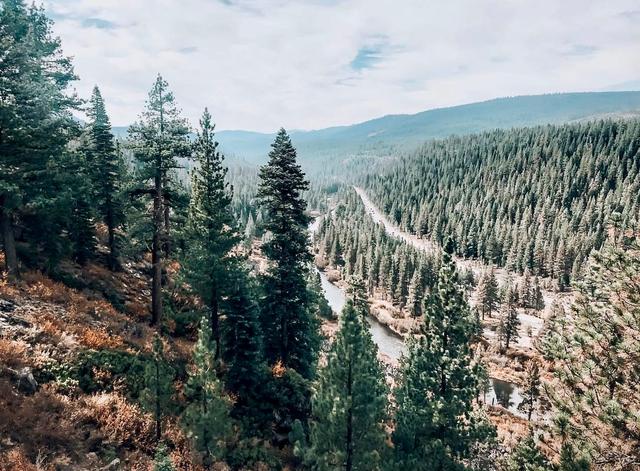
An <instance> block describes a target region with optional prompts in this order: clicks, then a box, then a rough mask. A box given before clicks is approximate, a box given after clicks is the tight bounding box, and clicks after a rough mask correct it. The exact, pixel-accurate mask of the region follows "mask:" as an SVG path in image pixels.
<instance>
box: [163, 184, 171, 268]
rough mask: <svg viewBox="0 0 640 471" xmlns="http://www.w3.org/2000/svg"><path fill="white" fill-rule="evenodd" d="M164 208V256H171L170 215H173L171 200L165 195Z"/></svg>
mask: <svg viewBox="0 0 640 471" xmlns="http://www.w3.org/2000/svg"><path fill="white" fill-rule="evenodd" d="M163 203H164V204H163V205H162V206H163V208H164V209H163V210H164V240H163V241H162V244H163V249H164V256H165V257H166V258H169V255H170V254H171V241H170V240H169V234H170V232H169V224H170V215H171V207H170V206H169V201H168V199H167V198H166V197H165V198H164V202H163Z"/></svg>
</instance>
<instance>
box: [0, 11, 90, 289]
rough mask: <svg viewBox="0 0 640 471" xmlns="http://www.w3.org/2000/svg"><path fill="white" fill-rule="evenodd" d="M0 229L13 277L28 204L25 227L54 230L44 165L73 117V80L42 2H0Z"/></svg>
mask: <svg viewBox="0 0 640 471" xmlns="http://www.w3.org/2000/svg"><path fill="white" fill-rule="evenodd" d="M0 45H1V46H0V50H2V60H0V77H1V78H2V79H1V80H0V156H1V158H0V236H1V238H2V241H3V243H2V248H3V252H4V260H5V265H6V271H7V273H8V276H9V278H10V279H14V278H17V277H18V276H19V272H18V256H17V251H16V243H15V227H16V225H17V223H18V222H23V223H24V221H21V218H23V217H24V216H25V214H26V212H25V208H26V207H27V206H29V213H30V217H31V219H30V221H29V222H30V223H33V226H35V227H30V229H32V230H31V231H26V234H23V237H25V236H29V235H32V234H36V235H38V236H39V241H51V240H52V239H54V238H56V239H57V238H59V236H60V232H54V231H56V230H58V229H60V227H59V225H58V224H48V222H49V219H50V218H49V216H50V215H51V214H52V213H63V214H62V216H64V215H66V214H68V211H69V210H68V207H67V208H66V209H64V210H61V209H60V205H59V204H58V203H60V202H61V201H62V200H61V199H59V198H58V195H57V193H56V192H55V189H53V185H52V184H51V183H52V182H51V180H52V178H51V174H50V171H49V169H48V168H47V167H48V165H49V164H50V163H51V162H53V161H55V160H56V159H58V158H59V157H60V156H61V154H62V153H63V152H64V148H65V146H66V145H67V144H68V142H69V140H70V138H72V137H73V136H74V133H75V130H76V129H77V123H76V122H75V120H74V119H73V116H72V115H71V110H73V109H76V108H77V107H78V105H79V101H78V99H77V97H76V96H75V93H73V92H72V91H71V90H70V89H69V87H70V84H71V83H72V82H73V81H74V80H76V76H75V74H74V72H73V66H72V64H71V60H70V59H69V58H68V57H65V56H64V55H63V54H62V49H61V44H60V40H59V39H58V38H55V37H54V36H53V33H52V30H51V21H50V20H49V19H48V18H47V17H46V16H45V14H44V11H43V10H42V8H41V7H37V6H35V5H32V6H29V7H28V6H26V5H25V2H24V1H22V0H6V1H4V2H2V8H0Z"/></svg>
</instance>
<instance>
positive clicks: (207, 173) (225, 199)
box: [183, 109, 240, 358]
mask: <svg viewBox="0 0 640 471" xmlns="http://www.w3.org/2000/svg"><path fill="white" fill-rule="evenodd" d="M214 128H215V125H214V124H213V123H212V122H211V115H210V114H209V112H208V111H207V110H206V109H205V111H204V113H203V115H202V118H201V119H200V131H199V132H198V135H197V138H196V142H195V144H194V158H195V160H196V162H197V164H198V166H197V167H196V168H195V169H194V171H193V176H192V196H191V204H190V206H189V217H188V220H187V228H186V231H185V232H186V234H187V236H186V239H187V241H188V243H187V247H186V248H185V255H184V257H183V269H184V275H185V277H186V279H187V281H188V283H189V285H190V286H191V287H192V288H193V289H194V290H195V291H196V292H197V293H198V295H199V296H200V298H201V299H202V300H203V302H204V304H205V305H206V306H207V308H208V310H209V315H210V319H211V328H212V332H211V335H212V339H213V341H214V342H215V345H216V350H215V358H218V357H219V355H220V348H221V341H220V303H221V302H222V299H223V297H226V296H227V295H228V286H227V284H226V281H227V280H228V279H229V273H230V270H233V269H234V266H235V265H237V262H238V261H237V257H235V256H234V255H233V254H232V253H231V251H232V249H233V247H234V246H236V245H237V244H238V243H239V242H240V235H239V234H238V232H237V231H236V228H235V226H236V223H235V219H234V217H233V214H232V213H231V192H232V189H231V188H230V185H229V183H228V182H226V181H225V178H226V175H227V169H226V168H225V167H224V166H223V161H224V156H223V155H222V154H221V153H220V151H218V143H217V142H216V141H215V140H214Z"/></svg>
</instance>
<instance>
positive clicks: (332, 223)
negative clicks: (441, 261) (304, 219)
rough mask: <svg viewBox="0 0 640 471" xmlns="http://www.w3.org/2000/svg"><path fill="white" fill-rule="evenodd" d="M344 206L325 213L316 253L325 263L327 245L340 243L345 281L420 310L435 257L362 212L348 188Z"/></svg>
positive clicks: (415, 311) (432, 278) (328, 257)
mask: <svg viewBox="0 0 640 471" xmlns="http://www.w3.org/2000/svg"><path fill="white" fill-rule="evenodd" d="M343 201H344V204H343V205H340V206H338V207H337V208H336V210H335V211H334V212H332V213H331V215H329V216H325V217H323V219H322V221H321V222H320V225H319V227H318V231H317V234H316V236H315V238H314V241H315V246H316V248H317V251H318V255H319V256H320V257H321V258H323V259H324V260H325V261H326V262H329V264H332V262H331V255H330V253H331V247H334V246H335V245H336V240H337V241H339V242H338V244H339V246H340V247H342V252H343V254H344V255H343V259H344V266H343V267H341V271H342V273H343V276H344V277H345V278H346V279H349V278H350V277H357V278H360V279H362V280H365V282H364V285H365V287H366V290H367V293H370V292H372V290H373V289H374V288H375V289H377V290H378V291H381V292H382V293H384V294H385V295H386V296H387V298H388V299H390V300H391V301H393V302H394V303H395V304H396V305H398V306H402V307H404V306H406V308H407V310H408V311H409V313H410V314H411V315H414V316H419V315H420V314H421V313H422V303H423V300H424V297H425V294H426V293H427V291H428V290H429V289H430V288H431V287H433V286H434V284H435V280H436V271H437V264H438V262H437V260H436V258H435V257H433V256H430V255H426V254H425V253H424V252H422V251H420V250H418V249H416V248H415V247H413V246H411V245H409V244H406V243H404V242H402V241H401V240H399V239H397V238H395V237H391V236H389V235H388V234H387V233H386V232H385V230H384V228H383V227H382V226H381V225H379V224H376V223H374V222H373V220H372V219H371V217H370V216H369V215H368V214H367V213H366V211H365V208H364V205H363V204H362V201H361V200H360V197H359V196H358V195H357V194H356V193H355V192H354V191H353V190H352V189H349V190H348V191H347V193H346V194H345V195H344V199H343Z"/></svg>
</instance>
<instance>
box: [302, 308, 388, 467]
mask: <svg viewBox="0 0 640 471" xmlns="http://www.w3.org/2000/svg"><path fill="white" fill-rule="evenodd" d="M387 394H388V391H387V386H386V383H385V381H384V370H383V367H382V365H381V364H380V362H379V360H378V358H377V347H376V345H375V344H374V343H373V340H372V339H371V334H370V332H369V329H368V325H367V323H366V320H365V319H364V317H363V316H362V313H360V312H357V310H356V309H355V307H354V304H353V301H351V300H349V301H347V304H346V305H345V307H344V309H343V311H342V315H341V316H340V329H339V330H338V333H337V334H336V338H335V340H334V342H333V344H332V345H331V349H330V350H329V353H328V355H327V364H326V366H325V367H324V368H322V370H321V371H320V373H319V378H318V384H317V388H316V391H315V393H314V395H313V399H312V410H313V413H312V416H313V419H312V422H311V425H310V442H311V443H310V447H309V449H308V450H306V452H305V457H306V458H307V460H308V462H309V464H310V465H311V468H312V469H314V470H318V471H330V470H336V469H343V470H345V471H355V470H358V471H366V470H371V471H374V470H379V469H380V468H381V465H382V464H383V458H384V456H385V448H386V444H385V438H386V434H385V420H386V418H387Z"/></svg>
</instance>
